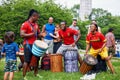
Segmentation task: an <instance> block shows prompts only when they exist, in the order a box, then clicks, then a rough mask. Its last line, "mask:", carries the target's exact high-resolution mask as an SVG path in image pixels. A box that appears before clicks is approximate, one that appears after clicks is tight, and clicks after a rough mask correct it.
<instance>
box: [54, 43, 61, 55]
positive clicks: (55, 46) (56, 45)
mask: <svg viewBox="0 0 120 80" xmlns="http://www.w3.org/2000/svg"><path fill="white" fill-rule="evenodd" d="M61 45H62V42H54V47H53V53H54V54H55V53H56V52H57V50H58V49H59V47H60V46H61Z"/></svg>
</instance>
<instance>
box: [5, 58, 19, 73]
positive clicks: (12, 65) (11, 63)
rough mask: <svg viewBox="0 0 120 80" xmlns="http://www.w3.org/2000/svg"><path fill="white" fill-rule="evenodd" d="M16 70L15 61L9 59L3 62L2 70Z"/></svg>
mask: <svg viewBox="0 0 120 80" xmlns="http://www.w3.org/2000/svg"><path fill="white" fill-rule="evenodd" d="M16 70H17V61H14V60H9V61H7V62H6V64H5V68H4V72H14V71H16Z"/></svg>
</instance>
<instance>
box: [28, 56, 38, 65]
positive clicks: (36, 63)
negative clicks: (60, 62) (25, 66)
mask: <svg viewBox="0 0 120 80" xmlns="http://www.w3.org/2000/svg"><path fill="white" fill-rule="evenodd" d="M38 61H39V58H37V57H36V56H34V55H32V58H31V61H30V67H36V66H38Z"/></svg>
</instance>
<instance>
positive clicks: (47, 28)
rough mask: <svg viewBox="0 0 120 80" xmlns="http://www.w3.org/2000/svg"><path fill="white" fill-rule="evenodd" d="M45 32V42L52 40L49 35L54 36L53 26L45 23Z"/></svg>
mask: <svg viewBox="0 0 120 80" xmlns="http://www.w3.org/2000/svg"><path fill="white" fill-rule="evenodd" d="M45 31H46V33H47V34H46V36H45V39H47V40H52V39H53V37H51V36H50V33H51V34H54V31H55V25H54V24H49V23H47V24H46V25H45Z"/></svg>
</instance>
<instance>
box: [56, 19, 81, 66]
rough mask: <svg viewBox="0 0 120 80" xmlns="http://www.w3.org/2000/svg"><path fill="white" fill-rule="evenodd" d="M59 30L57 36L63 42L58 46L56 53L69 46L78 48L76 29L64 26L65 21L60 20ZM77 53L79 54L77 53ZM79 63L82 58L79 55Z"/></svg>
mask: <svg viewBox="0 0 120 80" xmlns="http://www.w3.org/2000/svg"><path fill="white" fill-rule="evenodd" d="M60 25H61V30H59V32H58V34H59V38H60V39H61V40H62V41H63V44H62V45H61V46H60V48H59V49H58V50H57V54H62V53H63V51H64V50H66V49H69V48H75V49H78V48H77V46H76V43H77V42H78V40H79V39H80V33H79V32H78V31H76V30H73V29H71V28H68V27H67V26H66V22H65V21H63V22H61V24H60ZM74 35H77V36H78V37H77V39H76V41H75V40H74ZM78 55H79V54H78ZM78 59H79V60H78V61H79V63H80V64H81V63H82V59H81V57H80V55H79V58H78Z"/></svg>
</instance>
